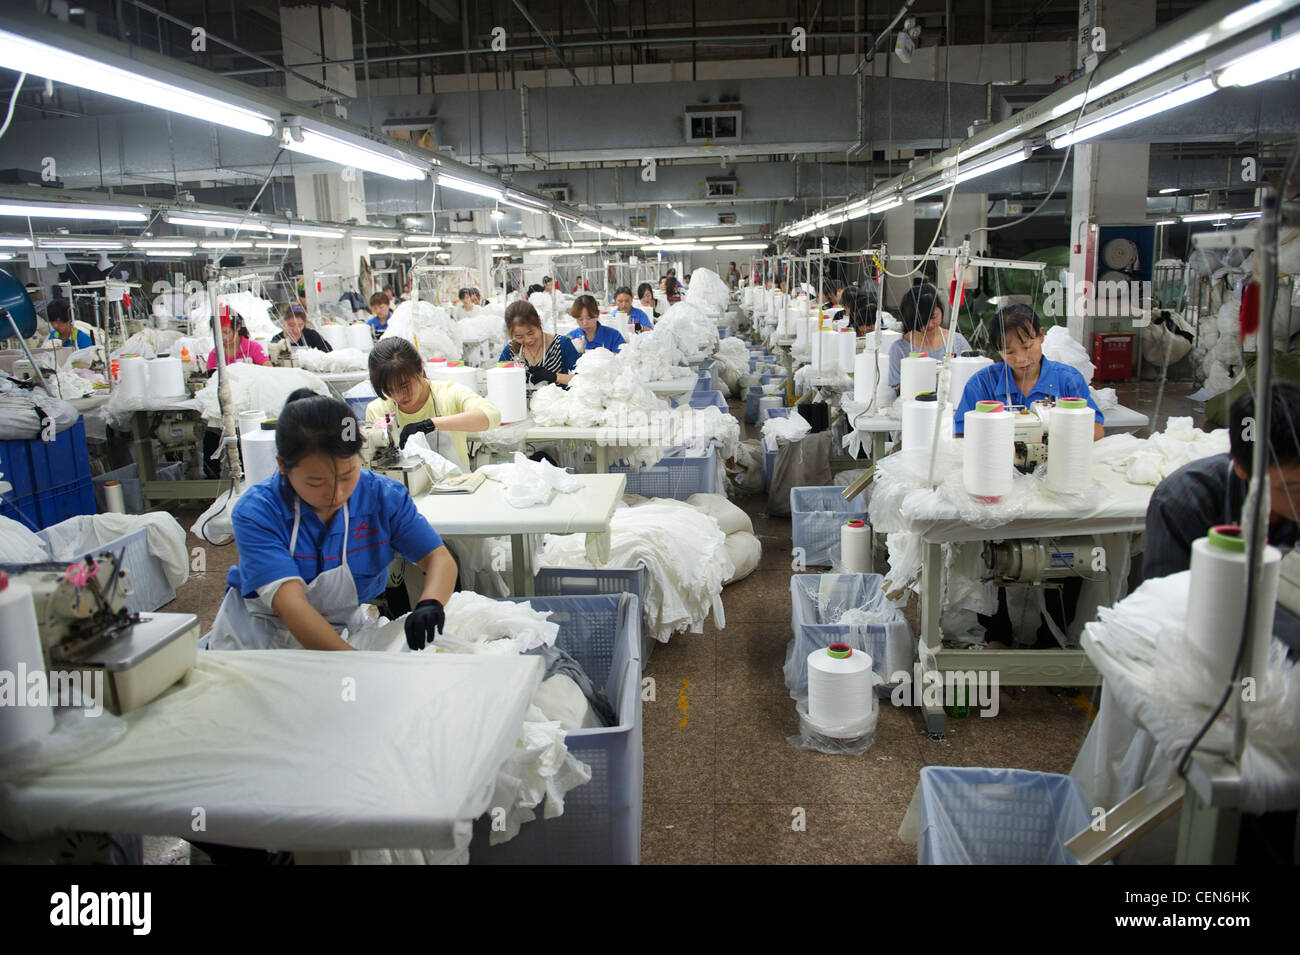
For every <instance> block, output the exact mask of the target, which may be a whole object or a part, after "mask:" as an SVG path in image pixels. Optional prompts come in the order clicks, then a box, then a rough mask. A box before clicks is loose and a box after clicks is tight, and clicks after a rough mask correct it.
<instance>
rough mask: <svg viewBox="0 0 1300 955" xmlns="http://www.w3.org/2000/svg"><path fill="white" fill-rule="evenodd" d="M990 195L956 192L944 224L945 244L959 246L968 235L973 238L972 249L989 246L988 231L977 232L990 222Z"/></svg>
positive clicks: (977, 250) (975, 250)
mask: <svg viewBox="0 0 1300 955" xmlns="http://www.w3.org/2000/svg"><path fill="white" fill-rule="evenodd" d="M988 208H989V197H988V196H987V195H985V194H984V193H976V194H974V195H963V194H962V193H956V194H954V195H953V197H952V205H951V206H950V207H949V209H948V218H947V219H945V220H944V225H943V233H944V235H943V243H942V244H943V245H945V246H947V247H949V248H953V249H955V248H958V247H959V246H960V245H961V243H962V240H964V239H965V238H966V237H967V236H970V239H971V251H972V252H982V251H984V250H985V249H987V248H988V244H989V239H988V233H987V232H976V231H975V230H976V229H983V228H984V227H985V226H987V225H988V224H989V213H988Z"/></svg>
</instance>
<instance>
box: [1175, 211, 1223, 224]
mask: <svg viewBox="0 0 1300 955" xmlns="http://www.w3.org/2000/svg"><path fill="white" fill-rule="evenodd" d="M1231 218H1232V213H1231V212H1200V213H1197V214H1196V215H1190V216H1183V217H1182V219H1183V221H1184V222H1213V221H1215V220H1217V219H1231Z"/></svg>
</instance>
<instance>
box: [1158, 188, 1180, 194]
mask: <svg viewBox="0 0 1300 955" xmlns="http://www.w3.org/2000/svg"><path fill="white" fill-rule="evenodd" d="M1177 191H1178V187H1177V186H1165V188H1163V189H1161V190H1160V195H1162V196H1167V195H1169V194H1170V193H1171V192H1177Z"/></svg>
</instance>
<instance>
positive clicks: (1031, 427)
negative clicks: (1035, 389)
mask: <svg viewBox="0 0 1300 955" xmlns="http://www.w3.org/2000/svg"><path fill="white" fill-rule="evenodd" d="M1050 407H1051V406H1050V405H1049V404H1048V403H1047V402H1045V401H1035V402H1034V403H1033V404H1032V405H1030V406H1029V407H1028V408H1025V407H1022V406H1021V405H1012V406H1011V407H1010V408H1008V409H1007V410H1008V411H1010V412H1011V413H1012V414H1013V415H1015V416H1016V417H1015V422H1014V435H1015V442H1016V470H1018V471H1021V472H1023V473H1025V474H1032V473H1033V471H1034V468H1036V467H1038V465H1040V464H1045V463H1047V417H1048V411H1049V410H1050Z"/></svg>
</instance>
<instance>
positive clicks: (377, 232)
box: [348, 229, 401, 242]
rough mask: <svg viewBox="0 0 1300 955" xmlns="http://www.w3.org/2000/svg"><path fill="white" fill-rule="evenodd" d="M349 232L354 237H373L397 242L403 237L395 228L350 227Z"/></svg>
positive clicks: (381, 240) (382, 240)
mask: <svg viewBox="0 0 1300 955" xmlns="http://www.w3.org/2000/svg"><path fill="white" fill-rule="evenodd" d="M348 234H349V235H350V236H351V237H352V238H354V239H372V240H377V241H380V242H385V241H389V240H391V241H393V242H396V241H398V240H399V239H400V238H401V233H400V232H398V231H396V230H395V229H394V230H381V229H348Z"/></svg>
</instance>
